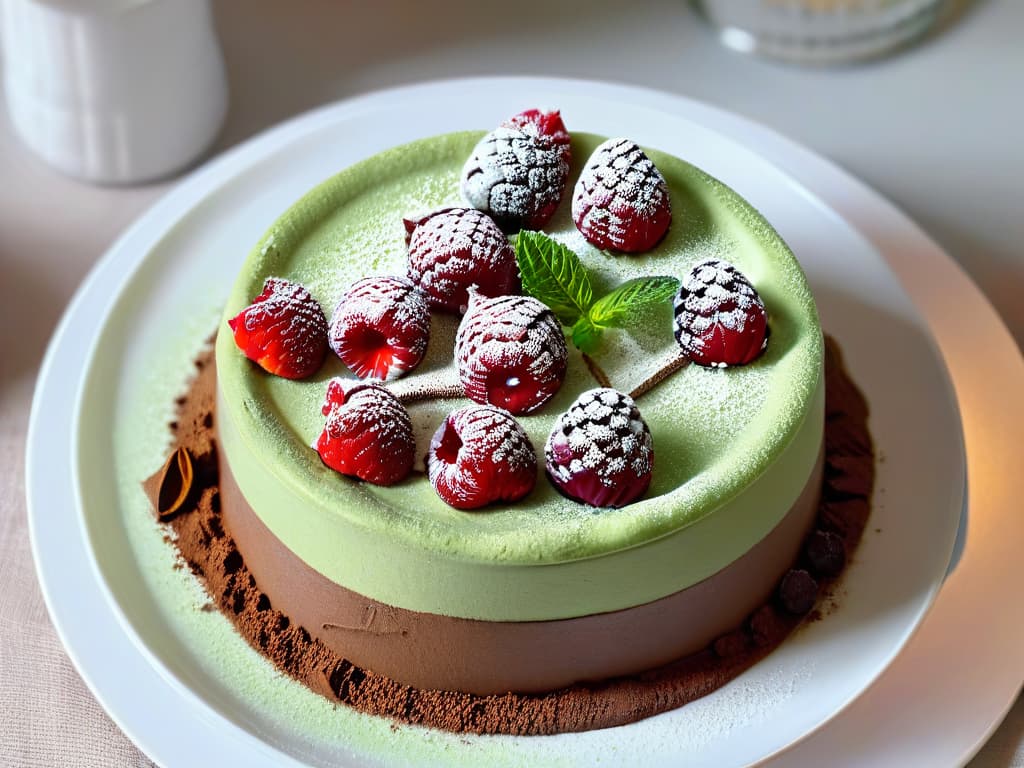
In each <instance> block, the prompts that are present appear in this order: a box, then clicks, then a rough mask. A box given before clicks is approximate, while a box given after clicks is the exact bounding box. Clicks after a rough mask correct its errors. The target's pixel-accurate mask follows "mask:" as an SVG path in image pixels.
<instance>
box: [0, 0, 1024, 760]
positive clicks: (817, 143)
mask: <svg viewBox="0 0 1024 768" xmlns="http://www.w3.org/2000/svg"><path fill="white" fill-rule="evenodd" d="M27 1H28V0H0V7H2V8H4V9H6V10H8V11H10V8H12V7H14V5H15V4H17V3H20V2H27ZM40 1H41V2H44V4H46V5H49V6H52V7H53V8H54V9H56V10H55V11H54V12H58V11H59V10H60V9H61V8H62V7H66V6H69V5H70V6H72V7H74V3H73V2H67V0H40ZM80 1H81V3H82V4H83V5H88V4H89V3H90V2H93V0H80ZM156 1H157V2H160V1H161V0H156ZM177 1H180V2H187V3H193V2H198V0H177ZM125 2H126V3H127V4H128V5H131V4H132V3H131V0H125ZM143 2H145V0H143ZM766 3H767V4H768V5H772V4H773V3H772V0H766ZM753 4H754V3H753V0H751V2H749V3H748V6H749V5H753ZM789 4H790V5H793V3H792V2H790V3H789ZM847 4H849V3H847ZM774 5H776V6H779V5H783V6H784V5H786V2H784V1H783V0H776V2H775V3H774ZM799 5H802V6H804V7H805V9H806V8H811V9H815V8H816V9H818V10H821V9H826V10H827V9H828V8H829V7H830V5H831V6H835V5H836V0H831V2H830V0H806V2H801V3H799ZM730 6H731V7H730ZM736 6H737V3H736V2H731V3H730V2H724V3H722V4H721V5H720V6H719V7H718V9H717V10H712V11H710V12H709V14H710V15H712V16H714V15H715V13H720V14H725V15H724V16H714V17H715V18H716V19H718V20H719V21H722V19H725V18H727V15H728V14H729V13H735V12H736ZM81 7H82V6H79V10H81ZM211 8H212V13H213V21H214V25H215V30H216V35H217V39H218V40H219V44H220V47H221V50H222V52H223V59H224V64H225V71H226V75H227V86H228V88H227V112H226V116H225V117H224V119H223V123H222V126H221V128H220V130H219V131H218V132H217V134H216V137H215V138H214V139H213V144H212V146H211V147H210V148H209V149H207V150H206V151H205V152H204V153H203V154H202V155H201V156H200V157H197V158H196V159H195V160H194V161H192V163H193V165H194V164H197V163H201V162H202V160H203V159H204V158H206V157H209V156H211V155H214V154H216V153H219V152H221V151H223V150H226V149H228V148H230V147H233V146H235V145H237V144H239V143H240V142H242V141H244V140H245V139H247V138H249V137H251V136H254V135H256V134H258V133H259V132H261V131H263V130H264V129H266V128H268V127H270V126H273V125H275V124H276V123H278V122H280V121H282V120H285V119H287V118H290V117H293V116H295V115H298V114H300V113H302V112H304V111H306V110H309V109H313V108H315V107H318V106H321V105H323V104H326V103H330V102H333V101H336V100H339V99H345V98H347V97H351V96H353V95H356V94H361V93H365V92H368V91H373V90H377V89H380V88H387V87H390V86H395V85H400V84H408V83H415V82H421V81H428V80H435V79H441V78H451V77H465V76H481V75H545V76H557V77H572V78H584V79H589V80H601V81H610V82H615V83H626V84H632V85H638V86H643V87H648V88H653V89H658V90H662V91H666V92H670V93H674V94H679V95H683V96H687V97H690V98H693V99H697V100H701V101H704V102H707V103H709V104H712V105H714V106H717V107H720V108H723V109H726V110H730V111H733V112H736V113H738V114H740V115H743V116H745V117H748V118H751V119H753V120H755V121H757V122H760V123H762V124H764V125H766V126H768V127H770V128H772V129H774V130H775V131H777V132H779V133H781V134H783V135H785V136H787V137H789V138H791V139H793V140H795V141H796V142H798V143H801V144H803V145H805V146H807V147H809V148H810V149H812V150H814V151H815V152H817V153H819V154H821V155H823V156H825V157H826V158H829V159H830V160H832V161H833V162H835V163H837V164H838V165H840V166H842V167H843V168H845V169H846V170H847V171H849V172H850V173H851V174H853V175H854V176H856V177H858V178H860V179H861V180H863V181H864V182H866V183H867V184H868V185H870V186H872V187H873V188H875V189H876V190H878V191H879V192H881V193H882V194H883V195H884V196H885V197H887V198H889V199H890V200H891V201H893V202H894V203H895V204H896V205H897V206H898V207H900V208H901V209H902V210H903V211H905V212H906V213H907V214H908V215H909V216H910V217H911V218H912V219H914V220H915V221H916V222H917V223H918V224H919V225H920V226H921V227H922V228H923V229H924V230H925V231H926V232H927V233H928V234H929V235H930V236H931V237H932V238H933V239H935V240H936V241H937V242H938V243H939V245H940V246H942V248H943V249H944V250H945V251H946V252H947V253H949V254H950V255H951V256H952V257H953V258H954V259H955V260H956V261H957V262H958V263H959V264H960V265H961V266H962V267H963V268H964V269H965V270H966V272H967V273H968V274H969V275H970V276H971V278H972V279H973V280H974V281H975V282H976V283H977V284H978V286H979V287H980V288H981V290H982V291H983V292H984V293H985V295H986V296H987V297H988V299H989V300H990V301H991V303H992V304H993V305H994V307H995V308H996V310H997V311H998V313H999V314H1000V316H1001V317H1002V319H1003V321H1004V322H1005V323H1006V325H1007V327H1008V328H1009V330H1010V333H1011V334H1012V335H1013V337H1014V338H1015V339H1016V341H1017V343H1018V346H1019V345H1020V343H1021V341H1022V340H1024V301H1021V299H1020V297H1021V296H1022V295H1024V265H1022V258H1024V254H1022V248H1024V210H1022V207H1024V182H1022V178H1024V148H1022V143H1021V142H1022V135H1024V106H1022V100H1021V97H1020V92H1021V82H1024V45H1022V44H1021V36H1022V30H1024V2H1020V1H1019V0H948V1H947V2H944V3H941V8H940V11H939V14H938V16H937V19H936V21H935V22H934V24H928V25H927V29H926V30H924V32H923V37H921V38H920V39H918V40H915V41H914V42H913V43H911V44H908V45H906V46H904V47H902V48H900V49H899V50H896V51H893V52H887V53H886V55H880V56H878V57H875V58H870V59H868V60H858V61H856V62H845V63H844V62H839V63H836V62H832V63H830V64H828V65H822V64H807V63H805V64H797V63H792V62H791V61H786V60H783V59H780V58H777V57H766V56H760V55H755V54H749V53H741V52H738V51H737V50H735V47H736V46H738V47H740V48H742V47H745V46H746V47H750V46H751V45H752V43H751V39H750V37H749V35H748V36H747V37H744V36H743V34H737V33H736V31H735V30H733V32H732V33H731V34H727V35H726V40H727V42H729V43H730V44H731V45H733V46H734V47H733V48H730V47H728V46H726V45H723V43H722V30H721V29H719V28H716V27H715V26H714V25H712V24H711V23H709V21H708V19H707V18H706V17H705V16H704V14H702V13H701V11H700V9H699V8H698V7H697V6H696V5H694V4H690V3H687V2H685V0H644V1H643V2H637V3H624V2H621V0H587V1H586V2H583V1H571V0H566V1H565V2H557V1H555V0H519V2H516V3H499V4H494V3H481V2H479V1H477V2H471V1H470V0H435V2H430V3H422V2H414V1H413V0H379V1H378V2H357V1H356V0H350V1H349V2H337V1H336V0H292V1H291V2H287V3H284V2H280V1H279V0H213V2H212V3H211ZM0 18H2V17H0ZM805 20H806V19H805ZM924 26H925V25H922V27H924ZM2 31H3V32H5V33H9V32H10V30H9V29H7V30H2ZM740 31H741V33H742V31H743V30H740ZM9 47H10V46H8V48H9ZM776 53H778V51H776ZM790 58H792V57H790ZM796 58H798V59H801V60H804V61H806V60H807V59H815V58H822V57H821V56H815V55H809V54H807V52H806V50H805V51H804V53H803V54H802V55H798V56H796ZM833 58H835V57H833ZM839 58H842V57H839ZM0 67H4V68H5V69H6V71H7V72H9V71H10V69H11V67H12V64H11V63H10V62H6V63H4V64H0ZM9 87H10V86H9V85H0V88H9ZM479 127H481V128H485V127H487V126H479ZM569 127H570V130H572V128H573V126H571V125H570V126H569ZM173 183H174V178H173V177H172V178H168V179H163V180H159V181H156V182H147V183H141V184H140V183H133V184H120V185H112V186H111V185H96V184H91V183H88V182H85V181H81V180H77V179H75V178H72V177H69V176H66V175H63V174H62V173H61V172H59V171H58V170H55V169H54V168H53V167H51V165H49V164H47V162H45V161H44V160H43V159H41V158H40V157H39V156H38V155H37V154H36V153H34V152H32V151H30V150H29V149H28V148H27V147H26V144H25V143H24V141H22V140H21V139H20V138H19V137H18V135H17V134H16V132H15V130H14V129H13V125H12V122H11V120H10V117H9V115H8V114H7V113H6V112H4V113H0V275H2V285H3V293H4V297H3V300H0V328H3V344H4V353H3V356H2V359H3V363H2V374H0V465H2V466H4V467H5V471H4V479H3V481H2V482H0V510H2V516H0V585H2V589H0V664H2V665H3V667H4V669H3V674H0V702H3V705H4V710H5V715H4V718H3V720H4V722H3V723H0V763H3V764H5V765H12V766H29V765H32V766H35V765H90V766H91V765H104V766H106V765H110V766H114V765H117V766H125V765H149V763H148V761H146V760H145V758H143V757H142V756H141V755H140V754H139V753H138V752H137V751H135V750H134V748H133V747H132V746H131V744H130V743H129V742H127V740H126V739H125V738H124V737H123V736H122V735H121V734H120V732H119V731H117V729H116V727H115V726H113V724H112V723H110V722H109V720H107V719H106V718H105V716H104V715H103V713H102V711H101V710H100V709H99V707H98V705H97V704H96V703H95V702H94V701H93V700H92V699H91V697H90V696H89V694H88V692H87V691H86V690H85V689H84V686H83V685H82V683H81V681H80V680H79V679H78V677H77V675H76V674H75V672H74V670H73V669H72V667H71V665H70V662H69V661H68V660H67V658H66V656H64V654H63V651H62V650H61V647H60V644H59V641H58V640H57V638H56V636H55V634H54V632H53V630H52V627H51V626H50V624H49V620H48V618H47V616H46V613H45V608H44V606H43V604H42V599H41V596H40V594H39V589H38V586H37V585H36V583H35V577H34V573H33V571H32V567H31V555H30V553H29V545H28V539H27V533H26V531H25V510H24V487H23V475H24V459H23V455H24V439H25V431H26V425H27V420H28V407H29V403H30V402H31V396H32V389H33V385H34V381H35V377H36V374H37V371H38V366H39V363H40V361H41V359H42V356H43V353H44V351H45V347H46V344H47V341H48V339H49V337H50V335H51V333H52V331H53V329H54V327H55V326H56V323H57V321H58V319H59V316H60V314H61V312H62V311H63V309H64V307H65V306H66V304H67V302H68V301H69V300H70V298H71V296H72V294H73V292H74V290H75V288H76V287H77V285H78V284H79V283H80V282H81V280H82V279H83V278H84V276H85V275H86V273H87V272H88V270H89V269H90V268H91V266H92V265H93V264H94V263H95V262H96V260H97V259H99V257H100V256H102V254H103V253H104V251H105V250H106V249H107V248H108V246H109V245H110V244H111V243H112V242H113V240H114V239H115V238H116V237H117V236H118V235H119V233H120V232H121V231H122V230H124V229H125V228H126V227H127V226H128V225H129V224H130V223H131V222H132V221H133V220H134V219H135V218H136V217H137V216H138V215H140V214H141V213H142V212H143V211H145V209H146V208H147V207H148V206H150V205H151V204H152V203H153V202H154V201H155V200H157V199H158V198H159V197H160V196H161V195H162V194H163V193H164V192H165V191H166V190H167V189H168V188H169V186H170V185H172V184H173ZM926 269H927V265H922V270H923V274H922V279H927V274H926V273H924V271H925V270H926ZM956 311H957V309H956V307H950V312H953V313H955V312H956ZM983 341H984V340H979V343H983ZM14 658H17V659H18V663H17V664H11V663H7V662H9V661H10V660H11V659H14ZM1021 710H1022V706H1021V705H1020V703H1019V702H1018V705H1017V707H1016V710H1015V712H1014V714H1013V715H1012V716H1011V719H1010V721H1008V722H1007V724H1006V725H1004V727H1003V729H1002V730H1001V731H1000V732H999V734H997V737H996V739H995V740H994V741H993V742H992V743H991V744H990V745H989V747H988V749H987V751H986V752H984V753H983V754H982V755H981V756H980V757H979V758H978V759H977V761H976V763H975V765H977V766H984V767H986V768H987V767H988V766H1009V765H1013V766H1019V765H1022V764H1024V746H1022V745H1021V742H1022V740H1024V735H1022V728H1024V713H1022V711H1021ZM55 722H56V723H60V724H61V725H66V727H65V728H64V732H63V733H62V734H57V735H55V734H54V723H55Z"/></svg>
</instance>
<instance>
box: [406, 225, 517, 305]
mask: <svg viewBox="0 0 1024 768" xmlns="http://www.w3.org/2000/svg"><path fill="white" fill-rule="evenodd" d="M405 228H406V231H407V232H408V237H407V241H408V243H409V277H410V278H412V281H413V282H414V283H416V284H417V285H419V287H420V288H421V289H423V291H424V292H425V293H426V294H427V301H429V302H430V304H431V306H433V307H436V308H437V309H441V310H445V311H447V312H455V313H459V312H464V311H465V309H466V305H467V304H468V303H469V297H468V295H467V293H466V291H467V289H468V288H469V286H471V285H475V286H476V287H477V289H478V290H479V291H480V293H482V294H484V295H485V296H503V295H505V294H509V293H519V267H518V265H517V264H516V254H515V251H514V250H513V249H512V246H511V245H510V244H509V242H508V238H507V237H505V234H504V233H503V232H502V231H501V230H500V229H498V225H497V224H495V223H494V220H493V219H492V218H491V217H490V216H488V215H487V214H485V213H481V212H480V211H477V210H475V209H473V208H447V209H445V210H442V211H435V212H434V213H430V214H427V215H426V216H424V217H422V218H419V219H415V220H410V219H406V220H405Z"/></svg>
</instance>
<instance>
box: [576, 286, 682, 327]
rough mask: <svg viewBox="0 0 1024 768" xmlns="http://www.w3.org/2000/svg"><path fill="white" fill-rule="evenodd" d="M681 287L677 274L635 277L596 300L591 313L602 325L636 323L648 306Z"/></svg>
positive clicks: (618, 325) (589, 313) (661, 300)
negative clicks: (674, 275) (672, 275)
mask: <svg viewBox="0 0 1024 768" xmlns="http://www.w3.org/2000/svg"><path fill="white" fill-rule="evenodd" d="M678 290H679V280H678V279H676V278H674V277H666V276H663V275H659V276H657V277H634V278H633V279H632V280H627V281H626V282H624V283H623V284H622V285H620V286H618V287H617V288H615V289H614V290H612V291H611V293H607V294H605V295H604V296H602V297H601V298H600V299H598V300H597V301H595V302H594V303H593V305H592V306H591V307H590V309H589V310H587V317H589V318H590V321H591V322H592V323H594V325H596V326H598V327H600V328H607V327H609V326H614V327H616V328H625V327H626V326H629V325H632V324H633V323H634V322H635V321H636V320H637V319H638V318H639V316H640V315H641V314H642V313H643V312H644V311H645V310H646V309H647V308H648V307H651V306H653V305H655V304H660V303H661V302H663V301H668V300H669V299H671V298H672V297H673V296H675V294H676V291H678Z"/></svg>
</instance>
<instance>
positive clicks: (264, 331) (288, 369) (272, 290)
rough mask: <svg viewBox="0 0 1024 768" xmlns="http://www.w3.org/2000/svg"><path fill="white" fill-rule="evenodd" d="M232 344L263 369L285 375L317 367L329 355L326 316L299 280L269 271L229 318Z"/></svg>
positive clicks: (292, 376)
mask: <svg viewBox="0 0 1024 768" xmlns="http://www.w3.org/2000/svg"><path fill="white" fill-rule="evenodd" d="M228 327H229V328H231V331H232V332H233V333H234V337H235V344H237V345H238V348H239V349H240V350H242V352H243V353H244V354H245V356H246V357H248V358H249V359H250V360H252V361H254V362H255V363H257V364H258V365H259V366H260V367H261V368H263V370H265V371H267V372H268V373H273V374H275V375H277V376H283V377H284V378H286V379H303V378H305V377H307V376H311V375H312V374H314V373H316V372H317V371H318V370H319V369H320V366H321V365H322V364H323V362H324V357H325V356H326V355H327V319H326V318H325V317H324V312H323V310H322V309H321V308H320V305H319V304H318V303H317V302H316V300H315V299H314V298H313V297H312V296H311V295H310V293H309V291H307V290H306V289H305V288H304V287H303V286H301V285H299V284H298V283H292V282H289V281H288V280H285V279H283V278H280V277H269V278H267V280H266V282H264V284H263V293H261V294H260V295H259V296H257V297H256V298H255V299H253V302H252V304H250V305H249V306H247V307H246V308H245V309H243V310H242V311H241V312H239V313H238V314H237V315H236V316H235V317H233V318H231V319H230V320H228Z"/></svg>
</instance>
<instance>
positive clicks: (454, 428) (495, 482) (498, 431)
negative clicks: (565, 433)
mask: <svg viewBox="0 0 1024 768" xmlns="http://www.w3.org/2000/svg"><path fill="white" fill-rule="evenodd" d="M427 475H428V476H429V477H430V483H431V485H433V486H434V490H435V491H437V495H438V496H440V497H441V499H442V500H444V501H445V502H446V503H447V504H450V505H451V506H453V507H455V508H456V509H477V508H479V507H483V506H485V505H487V504H490V503H491V502H495V501H506V502H511V501H518V500H519V499H521V498H523V497H524V496H526V494H528V493H529V492H530V491H531V490H533V486H534V484H535V483H536V481H537V455H536V453H534V450H533V445H532V444H531V443H530V438H529V437H527V435H526V432H525V431H524V430H523V428H522V427H521V426H520V425H519V422H518V421H516V420H515V418H514V417H513V416H512V414H510V413H509V412H508V411H506V410H504V409H502V408H495V407H494V406H493V405H467V406H466V407H465V408H460V409H459V410H457V411H455V412H454V413H451V414H449V416H448V418H446V419H445V420H444V422H443V423H442V424H441V426H440V427H439V428H438V430H437V432H435V433H434V437H433V438H432V439H431V441H430V451H429V452H428V453H427Z"/></svg>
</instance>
